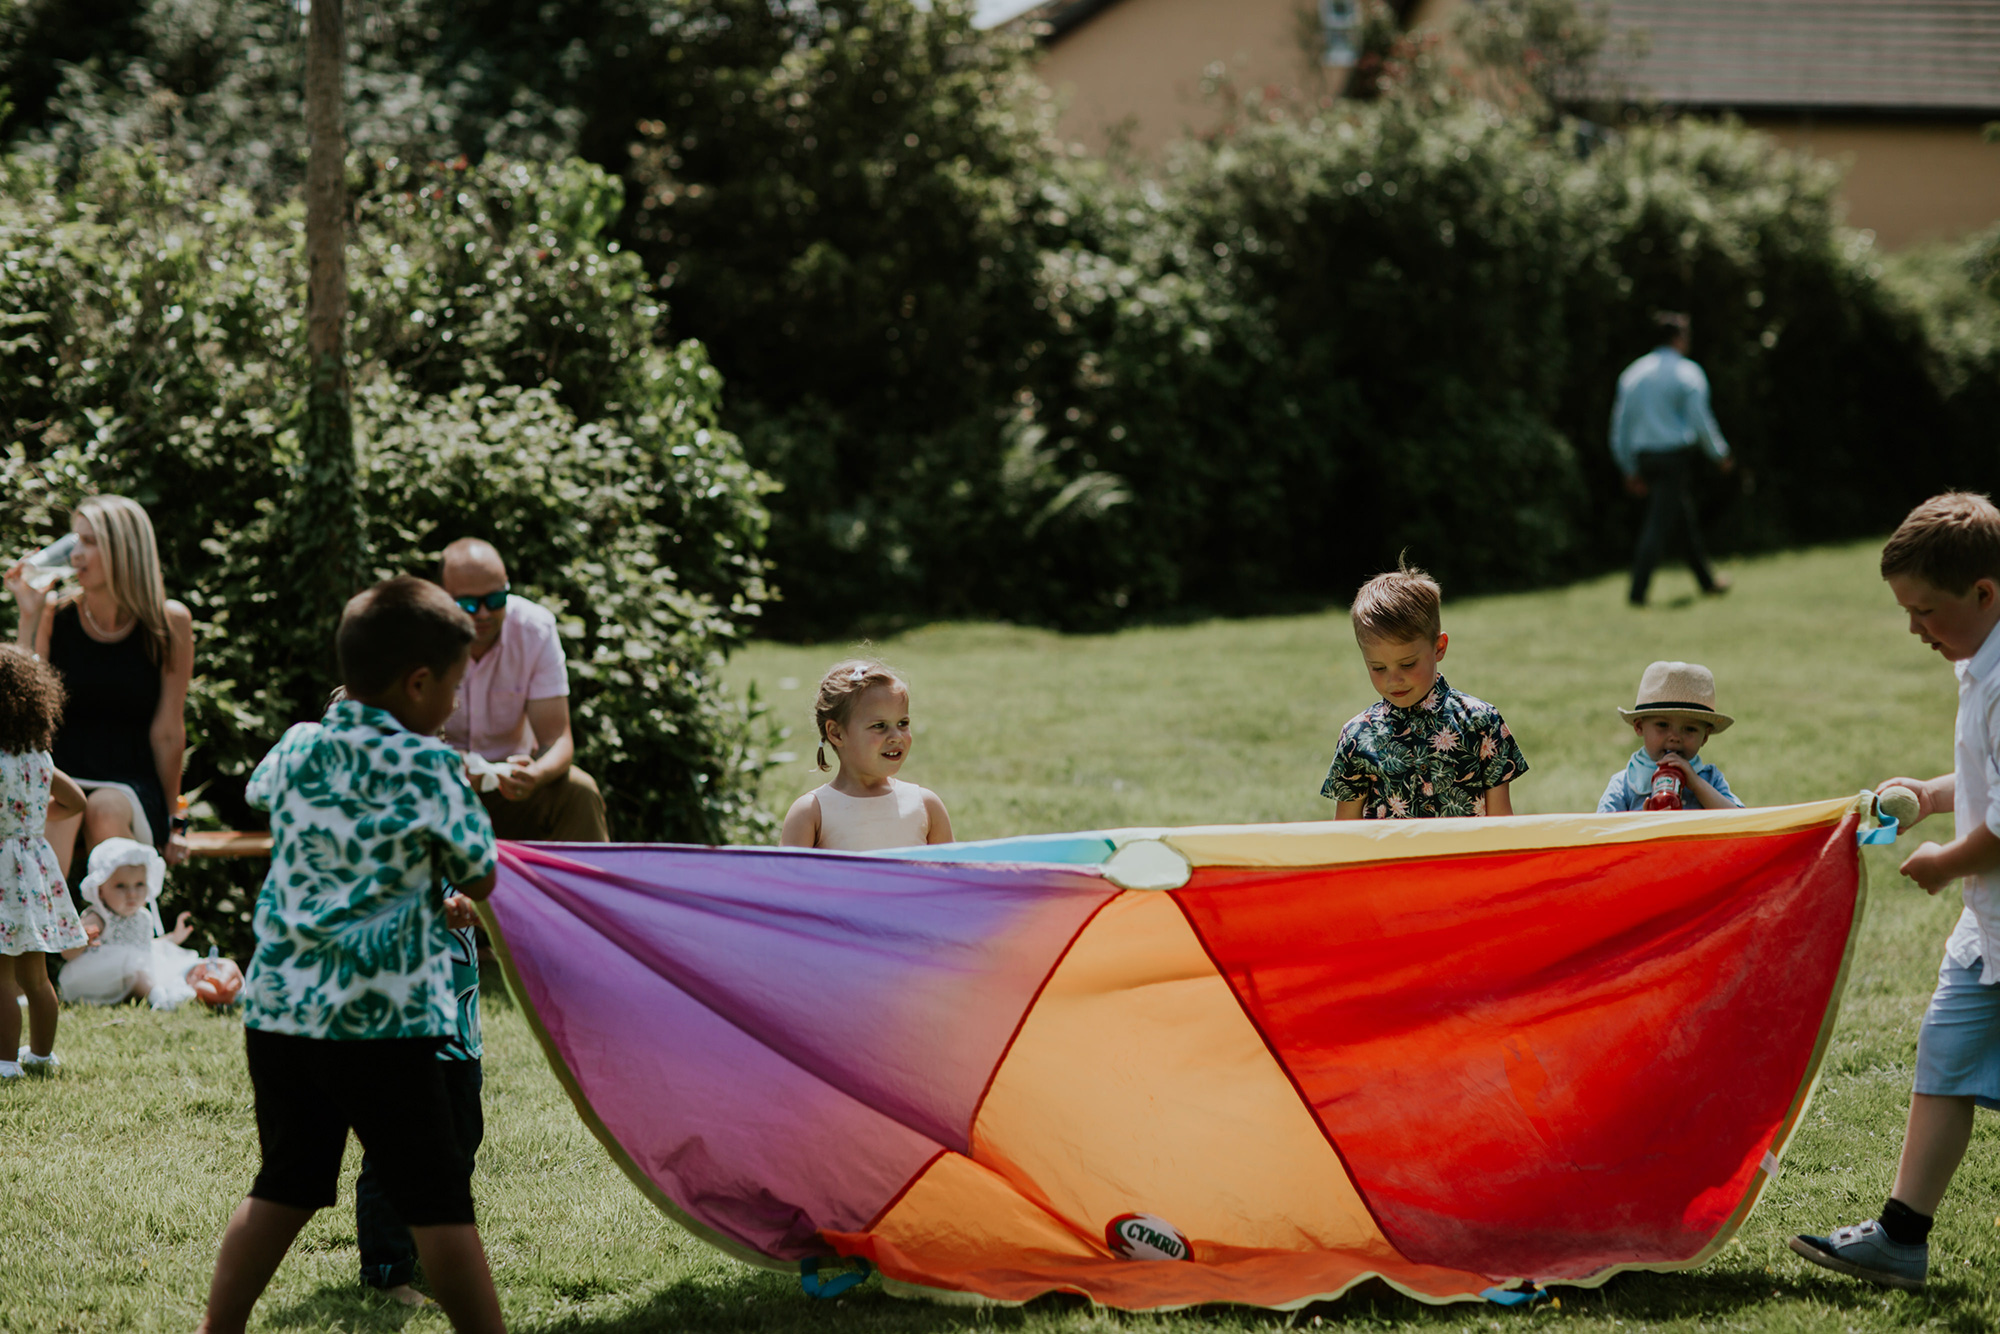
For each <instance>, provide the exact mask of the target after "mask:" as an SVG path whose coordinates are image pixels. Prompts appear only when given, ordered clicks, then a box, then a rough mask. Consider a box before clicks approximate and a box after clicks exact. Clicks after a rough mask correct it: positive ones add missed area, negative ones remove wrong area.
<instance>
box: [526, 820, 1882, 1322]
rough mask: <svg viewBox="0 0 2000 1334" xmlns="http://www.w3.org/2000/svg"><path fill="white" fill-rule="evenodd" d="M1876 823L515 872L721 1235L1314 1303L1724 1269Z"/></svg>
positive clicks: (1361, 830)
mask: <svg viewBox="0 0 2000 1334" xmlns="http://www.w3.org/2000/svg"><path fill="white" fill-rule="evenodd" d="M1863 818H1864V817H1863V815H1862V814H1861V803H1859V802H1856V801H1835V802H1822V803H1819V804H1815V805H1807V806H1792V807H1782V808H1775V809H1764V810H1748V811H1737V812H1711V813H1681V812H1670V813H1658V814H1633V815H1608V816H1595V815H1587V816H1569V815H1562V816H1528V817H1518V818H1512V819H1494V820H1428V821H1397V822H1376V821H1367V822H1354V823H1342V824H1297V825H1267V826H1237V827H1214V828H1196V829H1147V830H1119V831H1114V832H1109V833H1101V834H1079V835H1071V836H1063V837H1038V838H1021V839H1009V840H1004V841H1000V842H994V843H985V844H956V845H950V846H945V847H937V848H921V849H911V850H909V851H908V852H906V853H897V854H880V855H869V856H863V855H852V854H845V853H825V852H800V851H791V850H778V849H751V848H721V849H713V848H692V847H665V846H621V845H609V846H589V845H561V846H557V845H532V844H509V845H504V846H503V853H502V859H501V860H502V867H503V869H502V872H501V878H500V885H499V888H498V889H497V890H496V891H495V892H494V894H493V897H492V899H491V900H490V901H489V903H488V905H487V907H488V916H487V920H488V923H489V925H490V926H491V927H492V932H493V938H494V941H495V944H496V946H497V947H498V949H499V952H500V955H501V959H502V961H503V963H504V964H505V967H506V970H507V975H508V979H509V982H510V984H511V985H512V987H513V988H514V992H515V995H516V996H517V997H518V998H519V999H520V1001H521V1003H522V1005H523V1006H524V1008H525V1009H526V1010H527V1012H528V1014H529V1016H530V1018H531V1020H532V1022H533V1024H534V1026H535V1029H536V1031H537V1033H538V1034H539V1035H540V1038H541V1040H542V1044H543V1047H544V1049H545V1050H546V1052H547V1054H548V1058H549V1061H550V1063H551V1064H552V1065H553V1066H554V1067H555V1070H556V1073H557V1075H558V1076H559V1077H560V1078H561V1080H562V1082H563V1084H564V1085H565V1087H567V1088H568V1090H569V1092H570V1094H571V1096H572V1097H573V1098H574V1099H575V1100H576V1105H577V1109H578V1111H579V1112H580V1113H582V1115H583V1117H584V1119H585V1121H586V1122H588V1123H589V1125H590V1127H591V1129H592V1130H593V1131H594V1132H595V1133H596V1134H597V1136H598V1138H599V1139H601V1140H602V1141H603V1143H604V1145H605V1147H606V1148H607V1149H609V1150H610V1151H611V1154H612V1156H613V1157H614V1158H616V1159H617V1161H618V1163H619V1164H620V1165H621V1166H622V1167H623V1168H624V1169H625V1171H626V1173H627V1174H628V1175H629V1176H630V1177H631V1178H632V1180H633V1181H634V1182H635V1183H636V1184H637V1185H638V1186H639V1188H640V1189H641V1190H642V1191H644V1192H645V1193H646V1195H647V1196H648V1197H649V1198H651V1199H652V1200H653V1201H654V1202H656V1203H657V1204H658V1205H659V1206H660V1207H661V1208H662V1209H664V1210H666V1211H667V1212H668V1213H669V1214H671V1215H672V1216H673V1217H674V1218H676V1219H678V1220H679V1221H680V1222H681V1223H682V1224H684V1225H685V1226H686V1227H688V1228H689V1229H690V1230H691V1231H693V1232H694V1233H695V1234H696V1235H698V1236H700V1237H703V1238H705V1239H706V1240H708V1241H710V1242H712V1243H714V1244H715V1245H716V1246H719V1247H721V1248H722V1249H723V1250H725V1251H727V1252H728V1253H730V1254H732V1255H735V1256H738V1257H741V1258H743V1259H745V1260H749V1261H752V1262H754V1263H759V1264H765V1265H774V1266H779V1267H787V1268H797V1267H799V1265H800V1263H801V1262H802V1261H809V1260H812V1259H813V1258H814V1257H832V1256H836V1255H838V1256H847V1257H861V1258H865V1259H866V1260H868V1261H871V1262H872V1263H873V1264H875V1265H876V1266H878V1267H879V1268H880V1270H881V1272H882V1275H883V1277H884V1279H885V1281H886V1282H887V1283H888V1284H889V1285H890V1287H891V1289H892V1290H900V1291H904V1292H910V1291H922V1292H924V1293H927V1294H928V1295H932V1296H939V1297H945V1298H950V1299H959V1300H968V1299H974V1300H976V1299H984V1300H991V1301H1002V1302H1019V1301H1025V1300H1027V1299H1029V1298H1032V1297H1035V1296H1036V1295H1038V1294H1041V1293H1045V1292H1051V1291H1064V1292H1074V1293H1082V1294H1085V1295H1087V1296H1089V1297H1090V1298H1091V1299H1093V1300H1095V1301H1097V1302H1101V1303H1105V1304H1107V1305H1111V1306H1117V1307H1125V1308H1133V1309H1157V1308H1165V1307H1175V1306H1185V1305H1189V1304H1193V1303H1199V1302H1242V1303H1249V1304H1254V1305H1258V1306H1268V1307H1283V1306H1295V1305H1299V1304H1302V1303H1304V1302H1307V1301H1311V1300H1314V1299H1316V1298H1323V1297H1329V1296H1332V1295H1335V1294H1338V1293H1340V1292H1342V1291H1343V1290H1345V1289H1346V1288H1348V1287H1349V1286H1351V1285H1352V1284H1354V1283H1356V1282H1357V1281H1359V1280H1361V1279H1364V1278H1367V1277H1370V1276H1380V1277H1381V1278H1383V1279H1385V1280H1387V1281H1388V1282H1390V1283H1392V1284H1394V1285H1395V1286H1396V1287H1397V1288H1400V1289H1401V1290H1403V1291H1404V1292H1407V1293H1410V1294H1412V1295H1413V1296H1416V1297H1419V1298H1422V1299H1424V1300H1426V1301H1451V1300H1458V1299H1465V1298H1471V1297H1475V1296H1478V1295H1479V1294H1481V1293H1482V1292H1484V1291H1487V1290H1489V1289H1493V1288H1496V1287H1500V1288H1504V1287H1508V1286H1510V1285H1514V1284H1516V1283H1517V1281H1520V1280H1533V1281H1538V1282H1555V1283H1573V1284H1593V1283H1598V1282H1602V1281H1603V1280H1604V1279H1605V1278H1606V1277H1608V1276H1609V1275H1611V1274H1613V1273H1615V1272H1617V1271H1618V1270H1621V1269H1633V1268H1641V1269H1679V1268H1686V1267H1689V1266H1692V1265H1695V1264H1699V1263H1701V1262H1702V1260H1704V1259H1705V1258H1706V1257H1708V1256H1709V1255H1711V1254H1712V1253H1714V1251H1715V1250H1716V1248H1717V1247H1719V1246H1721V1245H1722V1244H1723V1243H1724V1242H1725V1241H1727V1240H1728V1238H1729V1237H1730V1235H1731V1234H1732V1233H1733V1232H1734V1231H1735V1229H1736V1228H1737V1227H1738V1226H1740V1225H1741V1223H1742V1221H1743V1219H1744V1217H1745V1216H1746V1215H1747V1214H1748V1212H1749V1210H1750V1207H1751V1205H1752V1204H1753V1203H1754V1202H1755V1201H1756V1199H1757V1195H1758V1192H1759V1191H1760V1190H1761V1189H1762V1187H1763V1185H1764V1182H1765V1181H1766V1180H1767V1179H1768V1177H1769V1176H1770V1174H1771V1173H1772V1172H1774V1171H1776V1170H1777V1160H1778V1156H1779V1155H1780V1154H1781V1153H1782V1151H1783V1149H1784V1146H1785V1142H1786V1140H1787V1138H1788V1137H1789V1136H1790V1135H1791V1133H1792V1130H1793V1127H1794V1126H1795V1125H1796V1124H1797V1123H1798V1120H1799V1116H1800V1113H1801V1112H1802V1111H1803V1109H1804V1105H1805V1100H1806V1095H1807V1091H1808V1089H1809V1088H1810V1086H1811V1084H1812V1081H1813V1077H1814V1074H1815V1072H1816V1070H1817V1069H1818V1067H1819V1062H1820V1058H1821V1055H1822V1053H1823V1051H1824V1050H1825V1046H1826V1041H1827V1036H1828V1033H1829V1032H1830V1030H1831V1027H1832V1024H1833V1015H1834V1009H1835V1006H1836V1004H1837V1001H1838V998H1839V995H1840V990H1841V983H1842V979H1843V977H1844V974H1845V969H1846V966H1847V959H1848V953H1849V950H1850V948H1851V946H1852V942H1853V939H1854V934H1855V929H1856V926H1857V923H1858V921H1859V917H1860V907H1861V895H1862V880H1861V868H1860V862H1859V859H1858V855H1857V851H1856V847H1855V839H1856V834H1857V826H1858V824H1859V823H1860V822H1861V821H1862V820H1863Z"/></svg>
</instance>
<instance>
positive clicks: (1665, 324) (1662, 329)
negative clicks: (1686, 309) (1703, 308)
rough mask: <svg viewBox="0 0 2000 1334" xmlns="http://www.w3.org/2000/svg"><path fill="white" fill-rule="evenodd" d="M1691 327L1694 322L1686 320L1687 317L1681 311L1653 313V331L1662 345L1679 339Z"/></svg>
mask: <svg viewBox="0 0 2000 1334" xmlns="http://www.w3.org/2000/svg"><path fill="white" fill-rule="evenodd" d="M1693 327H1694V322H1693V321H1692V320H1690V319H1688V317H1687V315H1686V314H1685V313H1683V312H1681V311H1678V310H1656V311H1654V312H1653V329H1654V331H1655V332H1656V333H1658V334H1659V338H1660V341H1661V342H1663V343H1671V342H1672V341H1673V340H1674V339H1676V338H1679V337H1681V336H1682V335H1683V334H1685V333H1687V331H1688V330H1689V329H1691V328H1693Z"/></svg>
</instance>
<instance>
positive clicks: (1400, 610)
mask: <svg viewBox="0 0 2000 1334" xmlns="http://www.w3.org/2000/svg"><path fill="white" fill-rule="evenodd" d="M1443 600H1444V590H1443V589H1441V588H1439V587H1438V583H1437V580H1435V579H1433V578H1431V577H1430V576H1429V575H1428V574H1425V573H1424V572H1423V571H1422V570H1420V569H1418V568H1417V567H1416V566H1414V565H1410V564H1407V563H1406V562H1404V561H1402V560H1400V559H1399V560H1397V562H1396V568H1395V569H1393V570H1391V571H1389V572H1388V573H1387V574H1378V575H1376V576H1375V577H1374V578H1373V579H1370V580H1369V581H1368V582H1367V583H1365V584H1363V585H1361V591H1360V592H1358V593H1356V594H1355V595H1354V605H1353V606H1351V607H1349V608H1348V609H1347V610H1348V615H1349V616H1351V617H1352V618H1353V619H1354V641H1355V642H1356V643H1357V644H1366V643H1368V642H1369V641H1370V640H1374V641H1375V642H1377V643H1382V644H1407V643H1409V642H1410V641H1412V640H1417V639H1421V640H1423V641H1424V642H1425V643H1430V642H1431V641H1432V640H1434V639H1436V638H1437V637H1438V630H1439V627H1440V621H1439V618H1438V604H1439V603H1440V602H1442V601H1443Z"/></svg>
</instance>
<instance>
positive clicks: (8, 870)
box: [0, 648, 88, 1080]
mask: <svg viewBox="0 0 2000 1334" xmlns="http://www.w3.org/2000/svg"><path fill="white" fill-rule="evenodd" d="M62 713H63V688H62V682H60V681H58V680H56V677H55V673H54V672H51V671H50V670H49V669H48V667H47V665H46V664H44V663H40V662H36V661H35V660H34V659H33V658H31V657H29V656H28V655H27V654H25V653H22V652H19V651H18V650H15V649H11V648H0V1080H6V1079H18V1078H20V1076H21V1074H22V1073H23V1071H34V1072H38V1073H44V1074H46V1073H51V1072H53V1071H54V1070H55V1068H56V1067H57V1065H58V1064H60V1062H58V1061H57V1060H56V1054H55V1042H56V1017H57V1012H58V1011H57V1006H56V990H55V988H54V987H53V986H51V985H50V984H49V965H48V956H49V955H51V954H60V953H61V952H62V951H64V950H70V949H77V948H80V947H81V946H83V945H85V944H87V943H88V939H87V937H86V936H85V935H84V933H83V926H82V924H81V923H80V922H78V920H77V916H76V908H75V906H74V905H73V904H71V903H70V901H69V887H68V886H67V885H65V884H64V883H63V877H62V871H61V870H60V869H59V868H58V867H57V866H56V854H55V850H54V849H52V848H51V847H49V841H48V839H47V838H45V837H43V835H42V828H43V826H44V825H45V824H46V823H47V822H48V821H49V820H50V819H52V818H53V819H61V818H63V817H65V816H71V815H75V814H77V813H79V812H80V811H82V810H83V791H82V789H80V788H79V787H77V785H76V784H75V783H72V782H71V781H70V780H69V779H68V778H66V777H64V776H63V773H62V771H61V770H60V769H57V768H56V766H55V763H54V762H53V761H52V760H50V759H49V738H50V737H51V736H53V735H54V734H55V730H56V724H57V723H58V722H60V721H61V719H62ZM23 995H25V996H26V997H27V998H28V1050H26V1051H22V1050H21V1008H20V1005H19V1004H18V1000H19V998H20V997H21V996H23Z"/></svg>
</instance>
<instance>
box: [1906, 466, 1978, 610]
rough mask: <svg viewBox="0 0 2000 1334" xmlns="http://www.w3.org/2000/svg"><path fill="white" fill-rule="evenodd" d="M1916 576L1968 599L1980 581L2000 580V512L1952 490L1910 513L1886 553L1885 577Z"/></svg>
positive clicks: (1933, 585)
mask: <svg viewBox="0 0 2000 1334" xmlns="http://www.w3.org/2000/svg"><path fill="white" fill-rule="evenodd" d="M1899 574H1914V575H1915V576H1917V578H1919V579H1921V580H1923V581H1924V582H1925V583H1927V584H1929V585H1930V586H1931V587H1932V588H1937V589H1942V590H1943V591H1945V592H1947V593H1950V594H1952V595H1953V596H1955V597H1957V596H1963V595H1964V594H1965V593H1966V592H1967V591H1968V590H1970V589H1971V587H1972V586H1973V585H1974V584H1976V583H1978V582H1979V581H1980V580H1981V579H1992V580H1995V581H2000V509H1995V508H1993V502H1992V501H1990V500H1988V499H1987V498H1986V497H1985V496H1982V495H1978V494H1975V493H1974V492H1971V491H1947V492H1945V493H1944V494H1943V495H1941V496H1932V497H1931V498H1930V499H1929V500H1926V501H1925V502H1924V503H1923V504H1921V505H1919V506H1917V507H1916V508H1915V509H1913V510H1911V511H1910V513H1909V515H1908V517H1906V518H1905V519H1904V520H1903V522H1902V523H1900V524H1898V525H1897V526H1896V531H1895V532H1894V533H1893V534H1891V536H1890V538H1889V542H1888V545H1886V546H1884V547H1883V548H1882V577H1883V578H1884V579H1890V578H1893V577H1895V576H1896V575H1899Z"/></svg>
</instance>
